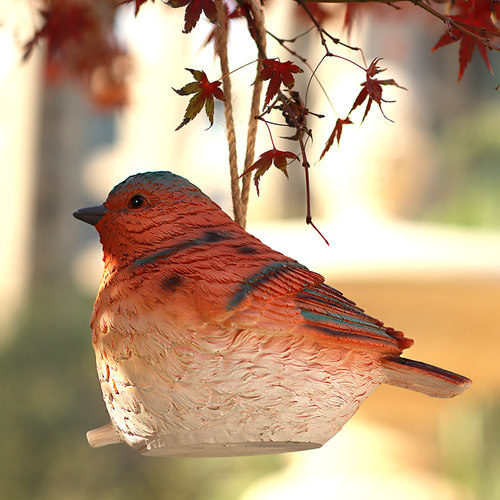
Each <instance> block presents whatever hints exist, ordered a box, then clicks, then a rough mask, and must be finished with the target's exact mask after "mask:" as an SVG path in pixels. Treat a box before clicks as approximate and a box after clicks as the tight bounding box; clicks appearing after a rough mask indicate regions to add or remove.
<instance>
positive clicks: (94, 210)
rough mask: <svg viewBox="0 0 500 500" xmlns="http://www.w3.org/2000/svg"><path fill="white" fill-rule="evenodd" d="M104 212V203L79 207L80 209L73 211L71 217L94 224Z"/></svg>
mask: <svg viewBox="0 0 500 500" xmlns="http://www.w3.org/2000/svg"><path fill="white" fill-rule="evenodd" d="M105 214H106V207H105V206H104V205H96V206H95V207H87V208H80V210H77V211H76V212H73V217H76V218H77V219H80V220H82V221H83V222H86V223H87V224H92V225H93V226H95V225H96V224H97V223H98V222H99V221H100V220H101V219H102V218H103V217H104V215H105Z"/></svg>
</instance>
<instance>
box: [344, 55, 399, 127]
mask: <svg viewBox="0 0 500 500" xmlns="http://www.w3.org/2000/svg"><path fill="white" fill-rule="evenodd" d="M380 59H381V58H380V57H377V58H376V59H374V60H373V61H372V62H371V64H370V66H368V68H367V69H366V81H364V82H363V83H362V84H361V87H363V88H362V89H361V91H360V93H359V94H358V96H357V97H356V99H355V101H354V104H353V105H352V108H351V111H349V114H351V112H352V111H353V110H354V109H355V108H357V107H358V106H361V104H363V102H364V101H365V100H366V99H367V98H368V102H367V103H366V108H365V113H364V115H363V119H362V120H361V122H363V121H364V119H365V118H366V115H367V114H368V112H369V111H370V108H371V105H372V102H373V101H375V102H376V103H377V104H378V107H379V108H380V112H381V113H382V115H383V116H384V118H386V119H387V120H390V119H389V118H387V116H385V113H384V111H383V109H382V103H383V102H394V101H387V100H385V99H382V90H383V89H382V85H394V86H395V87H399V88H400V89H404V90H406V88H405V87H402V86H401V85H398V84H397V83H396V81H395V80H393V79H390V80H378V79H377V78H373V77H374V76H375V75H377V74H379V73H382V72H383V71H385V68H384V69H381V68H380V67H379V66H377V63H378V62H379V61H380ZM390 121H392V120H390Z"/></svg>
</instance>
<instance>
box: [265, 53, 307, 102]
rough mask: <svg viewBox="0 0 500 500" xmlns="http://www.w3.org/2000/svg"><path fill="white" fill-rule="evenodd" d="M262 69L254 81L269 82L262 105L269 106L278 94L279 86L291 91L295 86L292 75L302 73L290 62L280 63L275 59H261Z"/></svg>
mask: <svg viewBox="0 0 500 500" xmlns="http://www.w3.org/2000/svg"><path fill="white" fill-rule="evenodd" d="M262 64H263V68H262V69H261V71H260V72H259V74H258V75H257V80H256V81H265V80H269V85H268V87H267V91H266V97H265V100H264V105H267V104H269V102H270V101H271V99H272V98H273V97H274V96H275V95H276V94H277V93H278V90H279V89H280V86H281V84H283V85H285V87H287V88H289V89H291V88H293V86H294V85H295V78H294V77H293V73H302V72H303V70H302V69H301V68H299V67H298V66H297V65H296V64H293V62H291V61H285V62H281V61H280V60H279V59H278V58H276V59H263V60H262Z"/></svg>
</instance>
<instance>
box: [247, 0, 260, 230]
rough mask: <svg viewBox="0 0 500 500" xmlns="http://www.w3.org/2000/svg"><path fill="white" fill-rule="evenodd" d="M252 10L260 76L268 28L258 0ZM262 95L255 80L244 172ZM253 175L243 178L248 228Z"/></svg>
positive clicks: (250, 157) (251, 151) (252, 146)
mask: <svg viewBox="0 0 500 500" xmlns="http://www.w3.org/2000/svg"><path fill="white" fill-rule="evenodd" d="M248 3H249V5H250V9H251V11H252V14H253V18H254V21H255V28H256V37H257V40H258V42H257V47H258V49H259V61H258V63H257V73H256V75H258V74H259V73H260V71H261V70H262V59H264V58H265V57H266V53H265V52H266V28H265V25H264V13H263V12H262V8H261V6H260V3H259V2H258V0H248ZM261 93H262V81H259V80H257V77H256V78H255V83H254V86H253V93H252V104H251V108H250V117H249V121H248V132H247V149H246V156H245V163H244V167H243V172H244V171H245V170H246V169H247V168H249V167H250V165H252V163H253V160H254V157H255V140H256V137H257V125H258V121H257V120H256V119H255V118H254V117H255V116H256V115H258V114H259V109H260V96H261ZM251 177H252V176H251V175H245V176H244V177H243V185H242V190H241V203H242V210H243V212H242V215H243V227H245V226H246V222H247V210H248V200H249V198H250V180H251Z"/></svg>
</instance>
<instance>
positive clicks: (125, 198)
mask: <svg viewBox="0 0 500 500" xmlns="http://www.w3.org/2000/svg"><path fill="white" fill-rule="evenodd" d="M73 215H74V217H76V218H77V219H80V220H82V221H84V222H87V223H89V224H91V225H93V226H95V227H96V229H97V231H98V232H99V236H100V239H101V243H102V246H103V252H104V261H105V263H108V260H109V259H110V260H111V261H113V262H114V263H115V264H118V265H120V264H121V265H128V264H130V263H131V262H133V261H135V260H137V259H140V258H141V257H144V256H145V255H148V254H150V253H151V252H155V251H157V250H158V249H160V248H162V247H165V245H166V244H167V245H168V244H169V243H173V242H175V240H177V239H179V238H181V237H183V235H185V234H192V235H193V236H196V233H197V232H198V231H200V230H202V229H203V228H204V229H205V230H206V228H207V227H213V226H214V225H217V223H218V221H219V222H220V221H221V219H224V223H226V224H227V220H226V219H229V217H228V216H227V215H226V214H225V213H224V212H223V211H222V210H221V209H220V208H219V206H218V205H216V204H215V203H214V202H213V201H212V200H210V198H208V196H206V195H205V194H203V193H202V192H201V191H200V190H199V189H198V188H197V187H196V186H194V185H193V184H191V183H190V182H189V181H187V180H186V179H184V178H183V177H181V176H178V175H175V174H173V173H171V172H166V171H163V172H147V173H141V174H136V175H132V176H130V177H128V178H127V179H126V180H124V181H123V182H121V183H120V184H118V185H117V186H115V187H114V188H113V190H112V191H111V192H110V193H109V195H108V198H107V200H106V201H105V202H104V204H102V205H98V206H95V207H88V208H82V209H80V210H77V211H76V212H74V213H73Z"/></svg>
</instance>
